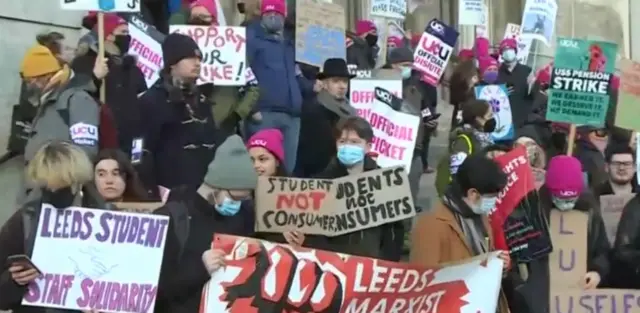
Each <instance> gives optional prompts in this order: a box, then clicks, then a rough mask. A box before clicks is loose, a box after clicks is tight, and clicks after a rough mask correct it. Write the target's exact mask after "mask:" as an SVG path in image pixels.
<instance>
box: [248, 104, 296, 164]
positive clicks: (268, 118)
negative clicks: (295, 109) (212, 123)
mask: <svg viewBox="0 0 640 313" xmlns="http://www.w3.org/2000/svg"><path fill="white" fill-rule="evenodd" d="M260 114H262V120H260V121H254V120H253V119H252V118H248V119H247V120H246V121H245V124H244V125H245V136H246V138H245V139H247V140H248V139H249V138H250V137H251V136H253V134H255V133H257V132H258V131H260V130H263V129H268V128H276V129H279V130H280V131H281V132H282V136H283V138H284V163H285V164H284V168H285V169H286V170H287V173H293V170H294V168H295V167H296V157H297V154H298V138H299V137H300V118H299V117H293V116H291V115H289V114H287V113H281V112H264V111H261V112H260Z"/></svg>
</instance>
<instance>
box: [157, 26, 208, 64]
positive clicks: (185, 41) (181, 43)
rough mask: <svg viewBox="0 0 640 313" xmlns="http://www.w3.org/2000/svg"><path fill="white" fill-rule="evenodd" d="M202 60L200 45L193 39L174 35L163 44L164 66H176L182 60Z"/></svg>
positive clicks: (168, 37)
mask: <svg viewBox="0 0 640 313" xmlns="http://www.w3.org/2000/svg"><path fill="white" fill-rule="evenodd" d="M194 57H197V58H202V52H201V51H200V48H199V47H198V44H197V43H196V42H195V41H194V40H193V39H191V37H189V36H186V35H183V34H179V33H172V34H169V36H167V37H166V38H165V39H164V41H163V42H162V58H163V61H164V66H165V67H169V66H172V65H176V63H178V62H180V61H181V60H182V59H187V58H194Z"/></svg>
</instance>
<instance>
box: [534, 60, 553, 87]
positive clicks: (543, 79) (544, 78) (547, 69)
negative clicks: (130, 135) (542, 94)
mask: <svg viewBox="0 0 640 313" xmlns="http://www.w3.org/2000/svg"><path fill="white" fill-rule="evenodd" d="M552 70H553V62H551V63H549V64H547V65H545V66H544V67H543V68H541V69H540V70H538V73H536V80H537V81H538V83H539V84H550V83H551V71H552Z"/></svg>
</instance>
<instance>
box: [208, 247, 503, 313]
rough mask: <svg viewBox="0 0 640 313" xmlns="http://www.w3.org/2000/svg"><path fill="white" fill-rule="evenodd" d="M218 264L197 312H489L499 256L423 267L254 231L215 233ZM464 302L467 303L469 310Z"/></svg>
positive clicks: (493, 305)
mask: <svg viewBox="0 0 640 313" xmlns="http://www.w3.org/2000/svg"><path fill="white" fill-rule="evenodd" d="M212 248H213V249H220V250H223V251H225V252H226V253H227V259H226V261H225V266H224V267H221V268H220V269H219V270H217V271H216V272H214V273H213V275H212V276H211V279H210V280H209V282H208V283H206V284H205V287H204V290H203V292H202V301H201V303H200V312H203V313H233V312H261V311H260V310H261V309H264V308H271V307H277V308H278V312H280V311H283V312H335V313H364V312H474V313H475V312H495V311H496V308H497V301H498V295H499V293H500V282H501V278H502V266H503V264H502V261H501V260H499V259H498V258H497V253H495V252H494V253H490V254H485V255H481V256H479V257H477V258H474V259H469V260H467V261H466V262H463V263H461V264H457V265H449V266H443V267H440V268H425V267H420V266H415V265H411V264H407V263H396V262H387V261H382V260H376V259H371V258H365V257H356V256H348V255H346V254H340V253H335V252H328V251H322V250H305V251H301V250H299V249H295V248H292V247H290V246H288V245H282V244H275V243H271V242H267V241H262V240H258V239H253V238H245V237H236V236H231V235H223V234H220V235H216V236H215V238H214V240H213V244H212ZM469 308H473V311H470V310H469Z"/></svg>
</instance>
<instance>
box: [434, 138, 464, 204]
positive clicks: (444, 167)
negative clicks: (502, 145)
mask: <svg viewBox="0 0 640 313" xmlns="http://www.w3.org/2000/svg"><path fill="white" fill-rule="evenodd" d="M457 138H462V139H464V140H465V141H466V143H467V146H468V147H469V151H467V152H468V153H467V155H471V154H472V153H473V144H472V142H471V138H469V136H468V135H466V134H460V135H458V137H457ZM449 150H451V147H449ZM449 152H450V151H449ZM451 179H452V177H451V156H450V155H449V153H447V154H445V155H444V156H443V157H442V159H440V162H438V167H436V191H437V192H438V196H439V197H442V195H443V194H444V191H445V189H447V186H448V185H449V183H450V182H451Z"/></svg>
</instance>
